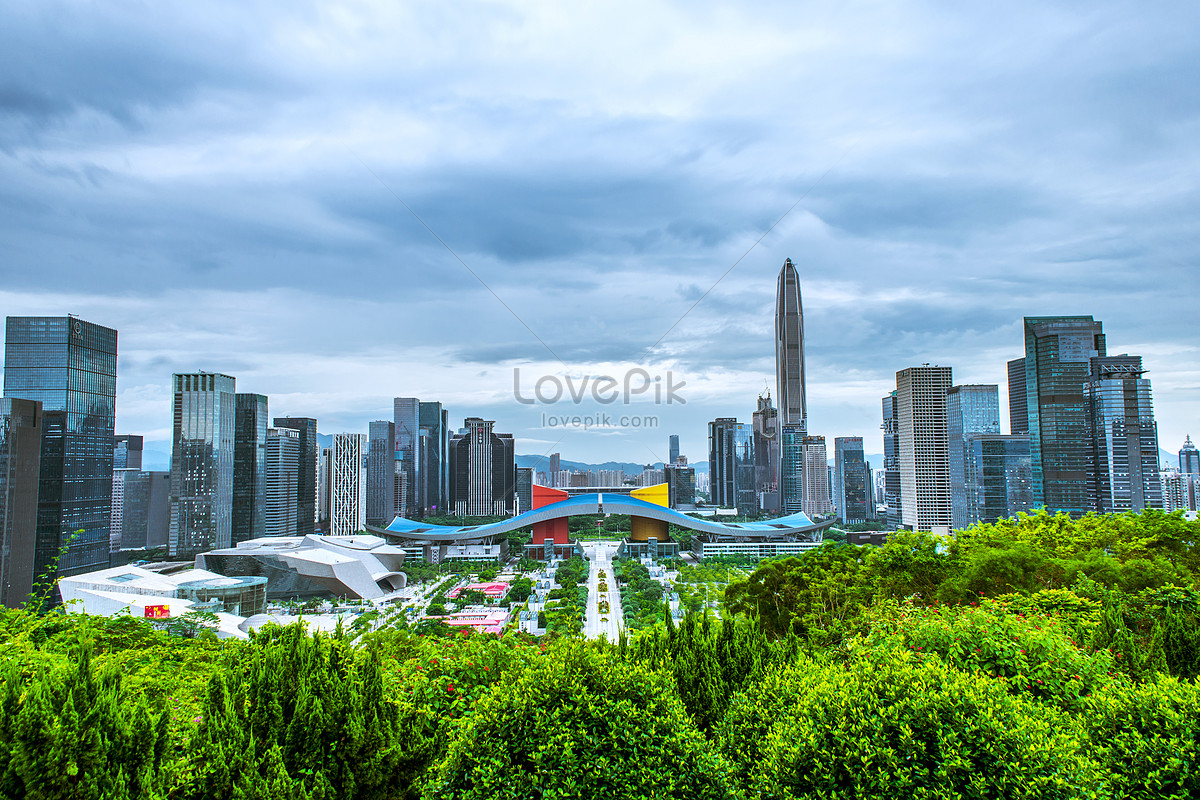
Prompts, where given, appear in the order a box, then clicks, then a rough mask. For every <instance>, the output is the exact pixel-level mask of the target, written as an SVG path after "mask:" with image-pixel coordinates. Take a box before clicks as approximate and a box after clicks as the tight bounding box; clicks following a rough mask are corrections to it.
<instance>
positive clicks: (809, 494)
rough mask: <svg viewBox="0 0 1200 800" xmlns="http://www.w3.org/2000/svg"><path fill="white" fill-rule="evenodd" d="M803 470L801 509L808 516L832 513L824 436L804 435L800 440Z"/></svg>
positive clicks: (831, 493) (831, 497)
mask: <svg viewBox="0 0 1200 800" xmlns="http://www.w3.org/2000/svg"><path fill="white" fill-rule="evenodd" d="M800 446H801V453H802V455H801V459H802V461H803V464H804V467H803V469H804V471H803V474H802V476H801V485H802V486H803V494H804V501H803V504H802V505H803V511H804V513H805V514H808V516H810V517H816V516H818V515H825V514H832V513H833V491H832V489H831V487H830V486H829V455H828V453H827V451H826V449H825V437H824V436H805V437H804V438H803V439H802V441H801V445H800Z"/></svg>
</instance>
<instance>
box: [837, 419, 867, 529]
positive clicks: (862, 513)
mask: <svg viewBox="0 0 1200 800" xmlns="http://www.w3.org/2000/svg"><path fill="white" fill-rule="evenodd" d="M833 482H834V490H833V495H834V497H833V501H834V503H835V504H836V505H837V510H838V515H839V516H840V517H841V518H842V522H844V523H846V524H847V525H854V524H856V523H861V522H867V521H869V520H873V519H874V518H875V486H874V481H873V480H872V479H871V465H870V464H868V463H867V456H866V452H865V451H864V449H863V440H862V437H861V436H840V437H838V438H836V439H834V440H833Z"/></svg>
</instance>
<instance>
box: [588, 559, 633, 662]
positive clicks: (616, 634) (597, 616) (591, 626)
mask: <svg viewBox="0 0 1200 800" xmlns="http://www.w3.org/2000/svg"><path fill="white" fill-rule="evenodd" d="M619 544H620V542H604V541H602V542H589V543H587V544H585V545H584V546H583V549H584V552H585V553H586V554H587V556H588V558H589V559H590V561H589V562H588V563H589V564H590V568H589V570H588V604H587V617H586V618H585V619H584V625H583V630H584V635H586V636H587V638H589V639H599V638H600V637H601V636H607V637H608V640H609V641H610V642H615V641H617V639H618V638H620V636H621V628H622V627H623V626H624V617H623V615H622V613H621V592H620V590H619V589H617V578H616V576H615V575H613V566H612V557H613V554H614V553H616V552H617V546H618V545H619ZM601 572H603V573H604V574H605V576H606V577H605V580H606V582H607V583H608V592H607V593H606V595H605V598H606V599H607V600H608V609H609V610H608V614H605V615H602V614H601V613H600V605H599V602H600V599H601V596H600V589H599V584H600V573H601ZM605 619H607V620H608V621H607V622H605V621H604V620H605Z"/></svg>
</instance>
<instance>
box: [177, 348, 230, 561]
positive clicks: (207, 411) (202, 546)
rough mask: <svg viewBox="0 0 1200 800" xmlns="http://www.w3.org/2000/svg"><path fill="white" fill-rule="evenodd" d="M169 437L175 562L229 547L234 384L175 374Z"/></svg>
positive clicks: (201, 375) (225, 379) (223, 379)
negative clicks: (172, 413)
mask: <svg viewBox="0 0 1200 800" xmlns="http://www.w3.org/2000/svg"><path fill="white" fill-rule="evenodd" d="M171 380H172V382H173V385H174V390H175V399H174V412H175V424H174V428H173V433H172V437H171V533H170V536H169V539H168V542H167V551H168V554H169V556H170V557H171V558H172V559H177V560H178V559H187V558H192V557H193V556H195V555H197V554H198V553H203V552H204V551H205V550H214V549H218V548H221V547H229V546H230V543H231V541H232V532H233V444H234V429H235V422H236V400H235V397H234V395H235V390H234V384H235V382H234V379H233V378H232V377H230V376H228V375H220V374H217V373H214V372H196V373H188V374H179V373H176V374H175V375H173V376H172V378H171Z"/></svg>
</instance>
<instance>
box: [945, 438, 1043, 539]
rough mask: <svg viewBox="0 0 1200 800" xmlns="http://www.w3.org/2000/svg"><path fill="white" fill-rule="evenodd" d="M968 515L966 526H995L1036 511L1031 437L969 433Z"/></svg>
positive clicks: (966, 465)
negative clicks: (981, 524)
mask: <svg viewBox="0 0 1200 800" xmlns="http://www.w3.org/2000/svg"><path fill="white" fill-rule="evenodd" d="M964 440H965V441H964V448H965V453H966V454H965V468H966V473H965V481H966V492H967V503H968V506H967V507H968V513H967V517H966V518H967V519H969V520H970V522H968V523H967V524H966V525H963V526H960V525H959V522H957V521H956V522H955V523H954V527H955V528H959V527H968V526H969V525H970V524H973V523H974V522H996V521H997V520H1001V519H1009V518H1011V517H1015V516H1016V515H1017V514H1018V513H1019V512H1026V513H1028V512H1030V511H1032V510H1033V481H1032V469H1031V468H1030V461H1029V436H1028V435H1026V434H1019V435H1016V436H1011V435H1009V436H1004V435H1001V434H998V433H969V434H967V435H966V436H965V437H964Z"/></svg>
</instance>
